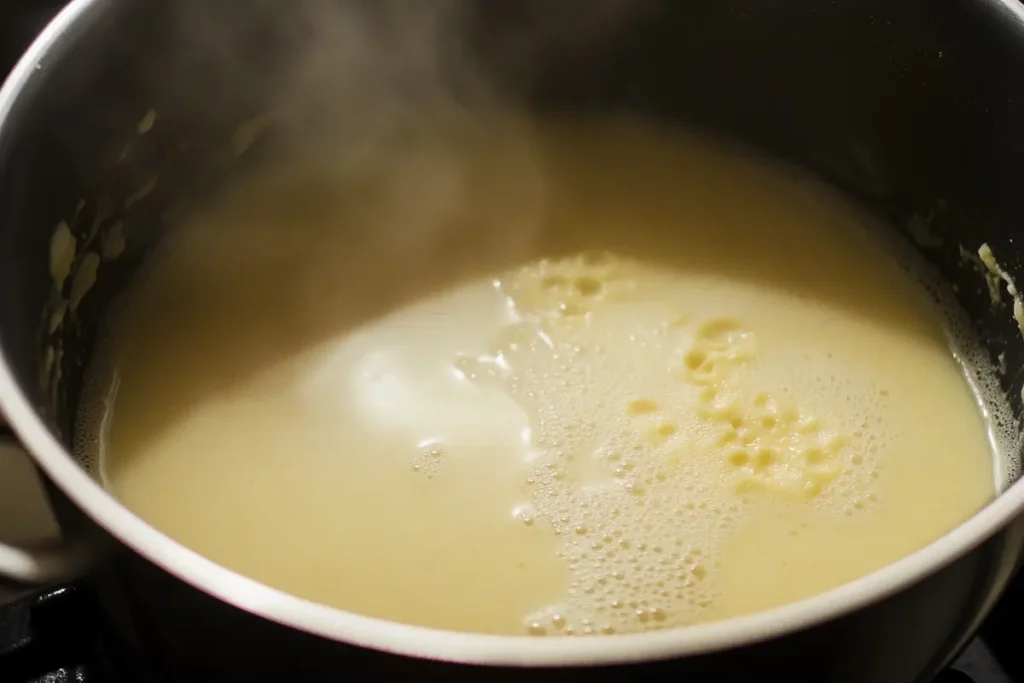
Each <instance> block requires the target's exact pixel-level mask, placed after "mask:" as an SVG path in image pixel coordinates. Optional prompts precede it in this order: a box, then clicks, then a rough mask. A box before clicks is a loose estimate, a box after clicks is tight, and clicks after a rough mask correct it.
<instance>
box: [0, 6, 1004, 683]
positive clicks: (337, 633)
mask: <svg viewBox="0 0 1024 683" xmlns="http://www.w3.org/2000/svg"><path fill="white" fill-rule="evenodd" d="M990 1H991V2H992V3H993V4H998V5H1001V6H1002V9H1003V10H1005V11H1006V13H1007V15H1008V16H1010V17H1012V18H1013V19H1015V20H1016V21H1018V22H1020V23H1022V24H1024V6H1022V5H1019V4H1018V3H1016V2H1014V0H990ZM110 2H111V0H72V1H71V2H70V3H69V4H68V5H66V6H65V7H64V9H63V10H61V12H60V13H59V14H58V15H57V16H56V17H55V18H54V19H53V20H52V21H51V22H50V24H49V25H48V26H47V27H46V28H45V29H44V30H43V31H42V33H40V34H39V36H38V37H37V38H36V40H35V41H34V42H33V43H32V45H31V46H30V47H29V48H28V50H27V51H26V52H25V54H24V55H23V57H22V58H21V60H20V61H19V62H18V64H17V65H16V66H15V68H14V70H13V71H12V72H11V73H10V75H9V76H8V78H7V80H6V81H5V82H4V83H3V86H2V87H0V136H2V135H3V134H4V133H5V132H6V131H5V130H4V128H5V126H6V125H7V121H8V118H9V115H10V113H11V111H12V109H13V107H14V105H15V104H16V102H17V101H18V99H19V97H20V96H21V94H22V92H23V91H24V90H25V89H26V87H27V86H28V85H29V83H30V82H31V81H32V79H33V77H34V76H35V75H36V74H37V72H42V71H45V70H46V67H47V65H48V63H49V62H51V61H54V60H56V59H58V58H59V57H60V54H61V52H62V50H63V48H65V47H66V46H67V45H68V44H70V43H71V42H72V41H73V40H75V39H76V38H77V37H78V36H79V35H81V34H82V33H84V32H85V30H86V29H87V27H88V25H89V22H90V21H91V20H93V19H95V18H96V17H97V16H99V14H100V13H101V11H103V10H104V8H105V5H108V4H110ZM0 413H2V414H4V415H5V416H6V419H7V421H8V423H9V425H10V427H11V429H12V430H13V431H14V432H15V434H16V435H17V436H18V438H19V439H20V440H21V442H22V444H23V445H24V447H25V448H26V450H27V451H28V452H29V454H30V455H31V457H32V458H33V459H34V460H35V462H36V464H37V465H38V466H39V467H40V468H41V469H42V470H43V472H45V474H46V475H47V476H48V477H49V478H50V479H51V480H52V481H53V482H54V483H55V484H56V485H57V486H58V487H60V489H61V490H62V491H63V492H64V494H65V495H67V497H68V498H69V499H70V500H71V501H72V502H74V504H75V505H77V506H78V507H79V508H81V509H82V510H83V511H84V512H85V513H86V514H88V515H89V516H90V517H91V518H92V519H93V520H94V521H95V522H97V523H98V524H99V525H100V526H101V527H102V528H104V529H105V530H106V531H107V532H108V533H110V534H111V535H112V536H113V537H115V538H117V539H118V540H119V541H120V542H121V543H123V544H124V545H126V546H128V547H129V548H131V549H132V550H134V551H135V552H136V553H138V554H139V555H141V556H142V557H144V558H146V560H148V561H149V562H151V563H152V564H154V565H156V566H158V567H160V568H161V569H163V570H164V571H166V572H168V573H170V574H172V575H174V576H176V577H177V578H179V579H181V580H182V581H184V582H186V583H188V584H191V585H192V586H194V587H196V588H198V589H200V590H202V591H204V592H205V593H207V594H209V595H211V596H214V597H215V598H217V599H219V600H221V601H223V602H225V603H228V604H230V605H232V606H234V607H237V608H239V609H242V610H245V611H247V612H250V613H252V614H254V615H257V616H259V617H262V618H265V619H268V620H270V621H273V622H277V623H279V624H282V625H285V626H288V627H291V628H294V629H297V630H300V631H305V632H307V633H311V634H315V635H318V636H322V637H325V638H328V639H331V640H337V641H342V642H347V643H351V644H355V645H358V646H362V647H367V648H371V649H375V650H381V651H385V652H391V653H395V654H400V655H407V656H413V657H422V658H429V659H439V660H445V661H452V662H462V663H470V664H484V665H496V666H501V665H504V666H587V665H606V664H621V663H629V662H636V661H643V660H652V659H665V658H671V657H681V656H693V655H698V654H706V653H709V652H714V651H718V650H724V649H728V648H733V647H738V646H742V645H748V644H752V643H755V642H758V641H762V640H767V639H769V638H772V637H777V636H781V635H785V634H787V633H792V632H794V631H797V630H801V629H805V628H808V627H811V626H815V625H817V624H820V623H822V622H825V621H828V620H831V619H834V618H836V617H839V616H841V615H843V614H846V613H849V612H852V611H854V610H857V609H860V608H862V607H865V606H867V605H869V604H871V603H873V602H875V601H878V600H881V599H883V598H885V597H888V596H890V595H892V594H894V593H896V592H898V591H900V590H902V589H903V588H905V587H907V586H909V585H911V584H913V583H915V582H916V581H919V580H920V579H921V578H923V577H924V576H925V575H927V574H929V573H932V572H934V571H936V570H938V569H939V568H941V567H942V566H944V565H946V564H949V563H950V562H953V561H954V560H956V559H957V558H959V557H961V556H962V555H964V554H966V553H968V552H970V551H971V550H972V549H974V548H975V547H977V546H978V545H980V544H981V543H982V542H983V541H985V540H986V539H988V538H989V537H990V536H992V535H994V534H995V533H997V532H998V531H999V529H1000V528H1002V527H1004V526H1005V525H1007V524H1008V523H1009V522H1010V521H1011V520H1012V519H1013V518H1014V517H1016V516H1017V515H1019V514H1020V513H1021V511H1022V510H1024V478H1021V479H1018V481H1017V482H1015V483H1014V484H1013V485H1012V486H1010V487H1009V488H1008V489H1007V490H1006V491H1004V492H1003V493H1002V494H1001V495H999V496H998V497H997V498H996V499H995V500H993V501H991V502H990V503H989V504H988V505H987V506H985V507H984V508H983V509H982V510H980V511H979V512H978V513H977V514H975V515H974V516H973V517H971V518H969V519H968V520H966V521H965V522H963V523H962V524H960V525H959V526H958V527H956V528H955V529H953V530H952V531H950V532H949V533H947V534H945V535H944V536H942V537H941V538H939V539H938V540H936V541H934V542H932V543H931V544H929V545H927V546H926V547H924V548H922V549H920V550H918V551H916V552H914V553H912V554H911V555H908V556H906V557H903V558H902V559H900V560H898V561H896V562H894V563H892V564H890V565H888V566H886V567H883V568H882V569H879V570H877V571H875V572H873V573H871V574H869V575H867V576H863V577H861V578H859V579H857V580H855V581H853V582H851V583H848V584H845V585H843V586H840V587H838V588H835V589H832V590H830V591H828V592H826V593H822V594H819V595H816V596H813V597H810V598H807V599H804V600H801V601H798V602H795V603H789V604H786V605H783V606H781V607H776V608H773V609H770V610H766V611H763V612H758V613H754V614H751V615H746V616H740V617H734V618H731V619H727V620H723V621H717V622H711V623H707V624H699V625H695V626H689V627H684V628H678V629H670V630H665V631H658V632H653V633H642V634H629V635H612V636H594V637H588V638H535V637H529V636H494V635H479V634H471V633H458V632H453V631H443V630H439V629H431V628H425V627H419V626H409V625H405V624H400V623H395V622H389V621H384V620H381V619H375V618H371V617H365V616H361V615H358V614H353V613H350V612H345V611H343V610H340V609H336V608H332V607H327V606H325V605H321V604H317V603H314V602H311V601H308V600H304V599H301V598H297V597H294V596H292V595H289V594H287V593H285V592H283V591H279V590H277V589H273V588H270V587H268V586H265V585H262V584H260V583H258V582H256V581H253V580H251V579H248V578H246V577H244V576H242V575H240V574H237V573H235V572H233V571H231V570H228V569H226V568H224V567H221V566H219V565H217V564H215V563H214V562H212V561H210V560H208V559H206V558H204V557H202V556H201V555H199V554H197V553H195V552H193V551H191V550H189V549H188V548H186V547H185V546H183V545H181V544H180V543H178V542H176V541H174V540H173V539H171V538H170V537H168V536H165V535H164V534H163V533H161V532H160V531H158V530H157V529H155V528H154V527H152V526H150V525H149V524H147V523H146V522H144V521H143V520H142V519H141V518H139V517H137V516H135V515H134V514H133V513H132V512H130V511H129V510H128V509H127V508H126V507H124V506H123V505H121V504H120V503H119V502H118V501H117V500H116V499H115V498H114V497H113V496H112V495H111V494H110V493H108V492H107V491H106V490H105V489H104V488H103V487H102V486H100V484H99V483H98V482H96V481H95V480H94V479H93V478H92V477H90V476H89V475H88V474H87V473H86V472H85V471H84V470H83V469H82V468H81V467H80V466H79V465H78V464H77V463H76V462H75V460H74V459H73V458H72V457H71V455H70V454H69V453H68V451H67V450H66V449H65V448H64V447H63V445H62V444H61V443H60V442H59V441H57V439H56V438H54V436H53V435H52V434H51V433H50V431H49V430H48V429H47V427H46V425H45V424H44V423H43V420H42V419H41V418H40V416H39V415H38V414H37V413H36V411H35V409H34V408H33V406H32V404H31V402H30V401H29V400H28V398H27V397H26V396H25V394H24V392H23V391H22V390H21V387H19V386H18V383H17V382H16V380H15V378H14V374H13V373H12V371H11V368H10V366H9V365H8V363H7V359H6V357H5V356H4V355H3V352H2V348H0Z"/></svg>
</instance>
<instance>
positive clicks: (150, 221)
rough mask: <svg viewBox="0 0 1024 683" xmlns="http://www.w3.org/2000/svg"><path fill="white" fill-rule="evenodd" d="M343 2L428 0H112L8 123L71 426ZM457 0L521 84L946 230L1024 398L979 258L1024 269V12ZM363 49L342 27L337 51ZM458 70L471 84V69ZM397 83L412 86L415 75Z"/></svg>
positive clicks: (936, 254)
mask: <svg viewBox="0 0 1024 683" xmlns="http://www.w3.org/2000/svg"><path fill="white" fill-rule="evenodd" d="M441 4H442V3H438V5H441ZM327 6H331V7H332V8H334V7H339V6H345V7H347V8H349V9H352V11H358V12H360V13H361V14H360V15H359V16H362V17H364V18H366V17H370V19H367V21H370V22H371V23H372V22H377V23H374V25H376V26H378V27H382V28H380V31H381V33H379V34H378V36H388V35H390V34H389V33H388V32H389V31H398V30H400V29H399V28H396V27H400V26H401V25H402V22H401V17H403V16H406V15H405V14H403V13H408V12H410V11H414V10H412V9H411V8H413V7H414V6H416V3H413V2H401V1H400V0H387V1H386V2H367V1H365V0H363V1H359V0H349V1H345V0H302V2H287V1H286V0H254V1H253V2H251V3H248V4H247V5H246V7H247V10H246V11H245V13H244V14H241V15H239V14H238V5H237V3H232V2H229V1H228V0H207V1H206V2H203V1H202V0H188V1H182V0H178V1H177V2H176V1H175V0H166V1H165V0H129V1H125V2H109V1H108V2H103V1H100V2H95V3H93V5H92V6H91V7H90V8H89V9H88V10H87V11H86V13H85V15H86V16H85V17H84V19H85V20H84V21H83V22H82V24H81V28H82V30H81V31H71V32H69V33H68V35H67V37H66V39H65V40H64V41H63V43H62V47H61V49H59V50H57V51H55V52H54V53H53V54H52V55H51V56H49V57H48V58H47V59H45V60H44V61H43V62H42V63H41V64H40V68H39V69H38V70H37V71H36V72H35V73H34V74H33V76H32V78H31V80H30V83H29V86H28V88H27V89H26V91H25V92H24V93H23V95H22V97H21V99H20V100H19V101H18V103H17V105H16V106H15V107H14V109H13V110H12V111H11V113H10V116H9V118H8V120H7V121H6V122H5V124H4V126H3V128H2V129H0V335H2V337H0V343H2V347H3V349H4V352H5V354H6V355H7V357H8V359H9V362H10V363H11V365H12V367H13V368H14V370H15V372H16V373H17V375H18V378H19V380H20V381H21V383H22V386H23V387H24V389H25V390H26V391H27V392H28V393H29V395H30V396H32V398H33V399H34V400H35V401H37V402H38V404H39V406H40V409H41V410H42V411H43V413H44V414H45V415H46V416H47V418H48V419H49V420H50V422H51V424H52V426H53V429H54V430H55V431H56V432H57V433H58V434H59V435H61V436H62V437H63V438H64V439H65V440H67V439H68V438H69V437H70V435H71V430H72V426H73V420H74V413H75V408H76V405H77V401H78V396H79V393H80V389H81V381H80V380H81V374H82V369H83V368H84V367H85V365H86V363H87V361H88V359H89V355H90V352H91V349H92V341H93V338H94V336H95V333H96V330H97V325H98V323H99V322H100V320H101V317H102V315H103V313H104V311H105V310H106V309H107V307H108V305H109V303H110V301H111V299H112V298H113V297H114V296H116V295H117V294H118V293H119V292H120V291H123V288H124V285H125V282H126V281H127V279H128V278H130V277H131V276H132V274H133V273H134V271H135V270H136V269H137V267H138V265H139V262H140V260H141V259H142V258H143V257H144V256H145V254H146V253H147V252H148V251H149V250H150V249H152V247H153V246H154V245H155V244H156V243H158V242H159V239H160V238H161V236H162V235H164V234H165V233H166V232H167V231H168V230H170V229H172V228H173V225H174V222H175V220H176V219H177V218H178V217H180V215H181V213H182V211H183V210H186V209H187V207H188V206H192V205H194V204H195V203H196V202H197V201H199V200H200V199H201V197H202V196H204V194H206V193H209V192H211V191H214V190H215V189H216V188H217V186H218V185H219V183H220V182H221V181H222V179H223V178H225V177H227V176H229V175H230V174H232V173H236V172H238V170H239V167H241V166H245V165H246V164H249V163H251V162H255V161H259V159H260V158H261V157H262V156H265V155H267V154H272V153H273V149H274V143H273V139H274V136H273V135H272V134H269V135H268V137H267V138H266V141H265V142H264V143H263V144H256V145H253V146H252V147H247V148H246V150H245V152H244V153H242V154H239V152H240V150H241V148H242V147H245V145H240V144H239V139H238V133H239V126H240V125H242V124H245V123H247V122H251V121H253V120H254V117H259V116H260V115H261V114H264V113H265V112H267V111H268V110H271V109H274V108H275V107H279V105H280V104H281V103H280V101H279V100H280V96H281V93H283V92H286V91H287V88H288V85H289V84H288V82H287V79H288V75H289V72H288V69H287V68H284V66H283V65H286V64H288V63H289V59H291V58H292V56H293V55H292V53H293V51H294V50H295V47H296V45H298V44H301V43H302V41H304V40H309V39H310V36H313V35H315V34H316V31H317V30H318V26H317V22H316V21H315V20H313V21H311V17H315V16H316V15H315V14H309V13H307V10H310V8H314V7H319V8H321V9H322V8H323V7H327ZM447 6H450V7H448V9H449V10H450V11H452V12H454V13H455V15H456V21H457V23H456V26H457V30H456V31H455V32H454V33H453V34H451V35H448V39H450V40H452V41H454V43H446V44H445V45H444V46H443V47H444V50H445V51H446V54H449V53H450V54H455V55H456V56H461V58H462V59H463V62H465V57H466V56H470V57H471V58H472V62H471V63H472V64H473V65H474V74H476V76H477V77H482V78H483V80H484V81H485V82H486V83H487V84H488V85H489V86H490V87H492V88H493V90H494V91H497V92H498V93H500V94H501V95H502V97H503V98H504V100H512V101H516V102H518V103H521V104H522V105H523V106H528V107H531V108H537V109H558V110H572V111H580V110H586V111H616V112H633V113H640V114H643V115H646V116H651V117H656V118H660V119H666V120H670V121H680V122H686V123H688V124H691V125H697V126H701V127H706V128H711V129H714V130H716V131H719V132H723V133H725V134H727V135H729V136H732V137H735V138H738V139H740V140H743V141H744V142H746V143H748V144H750V145H753V146H754V147H756V148H759V149H761V150H763V151H764V152H766V153H767V154H769V155H772V156H776V157H781V158H784V159H786V160H788V161H790V162H793V163H795V164H797V165H799V166H802V167H804V168H806V169H809V170H810V171H812V172H814V173H816V174H818V175H819V176H821V177H822V178H823V179H825V180H826V181H828V182H830V183H832V184H834V185H836V186H837V187H839V188H840V189H841V190H843V191H844V192H846V193H848V194H849V195H851V196H852V197H854V198H855V199H856V200H857V201H858V202H860V203H861V204H863V205H864V206H866V207H868V208H869V209H870V210H871V211H873V212H876V213H877V214H879V215H880V216H881V217H882V218H883V219H884V220H885V222H886V223H887V224H889V225H891V226H892V227H893V228H894V229H896V230H900V231H902V232H904V233H906V234H908V235H910V236H913V235H915V234H918V232H919V230H920V228H921V227H922V226H925V227H927V228H928V230H929V231H930V233H931V234H933V235H938V236H940V237H941V238H942V239H940V240H937V241H934V242H933V241H928V243H927V244H921V247H922V254H923V255H924V257H925V258H926V259H927V260H928V261H930V262H931V263H933V264H934V265H935V266H936V267H937V268H938V269H940V270H941V272H942V274H943V276H944V278H945V279H946V280H947V281H948V282H950V283H951V285H955V291H956V296H957V298H958V299H959V301H960V303H961V304H962V305H963V307H964V308H965V310H966V311H968V313H969V314H970V317H971V319H972V321H973V323H974V325H975V326H976V329H977V331H978V334H979V335H980V337H981V338H982V339H984V340H985V343H986V345H987V346H988V348H989V350H990V351H991V353H992V355H993V358H995V357H997V356H998V355H1000V354H1005V363H1006V367H1008V368H1009V369H1010V371H1008V372H1007V373H1006V374H1005V375H1004V376H1003V377H1002V381H1003V383H1004V389H1005V391H1006V392H1007V394H1008V396H1009V397H1010V399H1011V402H1012V404H1013V408H1014V410H1015V412H1017V413H1018V414H1019V413H1020V410H1021V402H1020V392H1021V388H1022V382H1024V373H1021V372H1018V370H1019V369H1020V368H1021V367H1022V363H1024V344H1022V342H1021V334H1020V331H1019V330H1018V329H1017V327H1016V325H1015V323H1014V322H1013V320H1012V317H1011V307H1010V306H1009V305H1008V302H1006V301H1004V303H1003V305H1000V306H995V305H993V303H992V301H991V298H990V296H989V292H988V289H987V287H986V284H985V281H984V278H983V277H981V275H980V274H979V272H978V271H977V270H976V268H975V265H973V264H971V263H970V262H969V261H965V260H964V258H963V257H962V253H961V248H963V249H965V250H967V251H969V252H975V251H976V250H977V248H978V246H979V245H980V244H981V243H982V242H988V243H989V244H990V245H991V246H992V249H993V250H994V252H995V253H996V255H997V256H998V257H999V259H1000V263H1001V264H1002V265H1003V267H1004V268H1005V269H1006V270H1007V271H1008V272H1009V273H1010V274H1011V275H1014V276H1016V277H1019V278H1024V267H1022V265H1021V258H1020V253H1019V247H1018V244H1017V242H1016V241H1015V233H1016V230H1017V228H1018V226H1019V225H1022V224H1024V206H1022V203H1021V202H1020V201H1019V199H1018V196H1019V195H1018V192H1019V189H1018V188H1020V187H1021V186H1022V183H1021V181H1022V180H1024V171H1022V167H1021V165H1020V164H1019V163H1018V160H1019V159H1021V158H1024V132H1022V130H1021V127H1020V125H1019V122H1020V121H1024V96H1022V93H1019V92H1017V91H1018V90H1020V89H1021V87H1022V86H1021V85H1020V84H1019V83H1020V79H1019V76H1018V75H1019V74H1020V73H1022V72H1024V28H1022V24H1021V21H1020V19H1019V18H1018V17H1017V16H1016V15H1015V14H1014V13H1013V12H1012V11H1011V10H1010V9H1009V5H1004V4H1002V3H1001V2H998V1H997V0H988V1H979V0H904V1H903V2H898V3H894V2H888V1H886V0H856V1H854V0H837V1H836V2H829V3H821V2H815V1H810V0H809V1H803V0H797V1H794V0H785V1H783V0H758V1H756V2H718V1H714V0H682V1H678V2H668V1H664V2H659V1H657V0H650V1H649V2H642V3H629V2H619V1H618V0H602V1H601V2H597V3H594V2H588V1H586V0H580V1H579V2H576V1H572V2H565V3H549V2H543V1H542V0H525V1H523V2H520V3H508V4H501V5H498V4H493V3H486V2H484V1H483V0H480V1H479V2H472V1H470V0H461V1H460V0H451V1H450V2H448V3H447ZM631 7H632V8H635V9H629V8H631ZM310 11H311V10H310ZM334 11H335V10H334V9H332V10H331V12H334ZM346 11H347V10H346ZM595 12H596V13H597V14H598V15H599V16H600V17H603V18H604V21H598V22H593V26H591V27H590V28H589V29H588V31H584V32H580V31H579V26H580V25H581V23H583V22H582V19H581V18H585V17H588V16H593V15H594V13H595ZM196 16H199V17H203V18H205V22H204V23H202V24H196V23H195V21H194V19H195V17H196ZM332 16H336V15H332ZM186 17H188V18H189V20H187V21H186V20H185V18H186ZM198 26H201V28H197V27H198ZM588 26H589V25H588ZM452 36H454V37H452ZM370 43H371V47H372V41H370ZM347 45H348V44H347V43H346V42H345V41H344V40H341V39H339V40H338V42H337V46H336V47H337V49H338V50H339V51H340V50H344V49H346V46H347ZM362 49H369V48H366V46H365V45H364V47H363V48H362ZM377 49H379V47H378V48H377ZM339 77H341V75H340V74H338V73H335V72H332V71H331V70H329V69H328V70H325V71H323V72H321V73H320V74H319V75H318V78H321V79H323V80H322V82H320V83H318V84H317V85H319V86H320V87H322V88H324V89H329V88H331V87H332V83H333V81H332V79H335V78H339ZM399 80H401V79H399ZM455 80H456V82H455V85H454V92H455V93H456V95H457V96H458V95H459V93H463V92H464V90H465V88H464V87H463V86H465V83H463V82H462V81H459V80H458V79H455ZM396 87H408V88H409V91H410V92H412V93H415V92H416V83H415V82H412V83H399V84H398V86H396ZM412 97H413V98H414V99H415V95H413V96H412ZM414 99H413V100H412V101H414ZM151 110H152V111H154V112H156V119H155V121H154V120H152V119H151V118H150V116H149V112H150V111H151ZM149 123H153V125H152V127H149ZM337 124H338V125H345V122H344V120H341V121H339V122H337ZM271 133H272V131H271ZM62 221H63V222H64V223H65V224H66V225H67V227H68V229H69V230H70V232H71V233H72V234H73V235H74V236H75V238H76V251H75V261H74V263H73V264H72V265H71V269H70V273H71V275H70V276H69V277H68V278H67V279H66V280H65V281H64V282H63V284H62V287H60V288H56V287H55V286H54V282H53V278H52V276H51V272H50V271H51V268H50V261H51V247H52V244H51V238H52V236H53V235H54V232H55V229H56V226H58V225H59V224H60V223H61V222H62ZM118 224H121V225H123V234H124V236H125V238H126V248H125V250H124V252H123V253H122V254H120V255H119V256H118V257H117V258H113V259H103V260H102V261H101V264H100V266H99V270H98V278H97V281H96V284H95V286H93V287H92V288H91V289H90V290H89V293H88V295H87V296H85V298H84V299H82V301H81V304H80V305H78V306H76V307H75V308H74V310H67V311H66V312H65V313H63V315H59V316H57V317H56V318H55V316H54V311H55V310H58V309H60V308H61V306H62V304H61V302H63V301H67V300H68V298H69V297H70V295H71V289H72V288H73V286H74V279H75V274H76V273H77V272H78V271H79V270H80V269H81V267H82V265H83V263H84V262H85V260H86V259H87V254H89V253H99V251H101V250H100V249H99V247H100V245H101V244H102V242H103V239H104V237H105V236H106V235H108V234H109V233H110V232H111V231H112V230H116V229H119V228H115V226H117V225H118ZM58 290H59V291H58ZM1004 299H1005V297H1004ZM53 320H56V321H57V323H59V324H55V325H51V324H50V321H53ZM51 327H52V328H53V329H52V330H51V329H50V328H51ZM51 359H52V360H51ZM50 363H52V365H49V364H50ZM48 367H49V370H48V369H47V368H48ZM41 378H42V381H41Z"/></svg>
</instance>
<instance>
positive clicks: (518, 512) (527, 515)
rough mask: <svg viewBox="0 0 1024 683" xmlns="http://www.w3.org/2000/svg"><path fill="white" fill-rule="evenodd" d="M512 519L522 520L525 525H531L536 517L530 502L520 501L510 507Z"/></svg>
mask: <svg viewBox="0 0 1024 683" xmlns="http://www.w3.org/2000/svg"><path fill="white" fill-rule="evenodd" d="M512 519H514V520H516V521H517V522H522V523H523V524H525V525H526V526H532V525H533V522H534V520H536V519H537V511H536V509H534V507H533V505H531V504H530V503H521V504H520V505H517V506H515V508H513V509H512Z"/></svg>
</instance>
